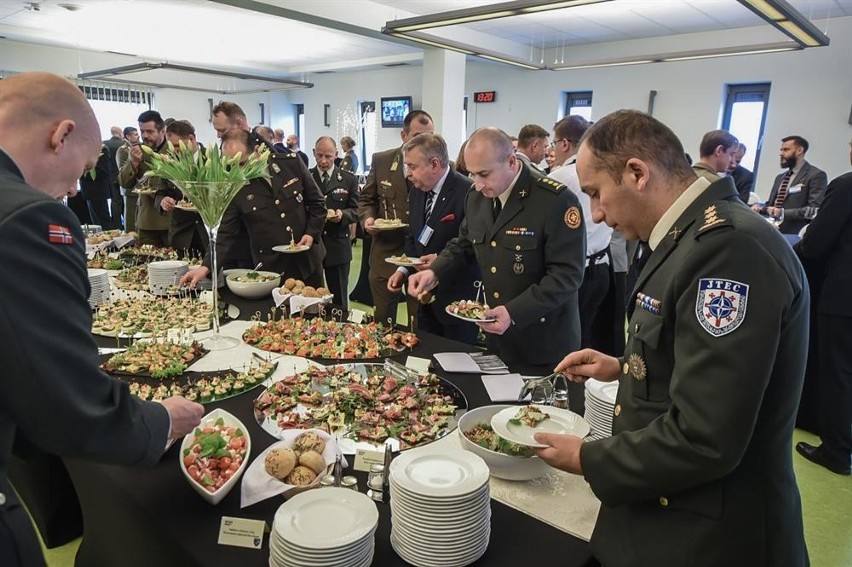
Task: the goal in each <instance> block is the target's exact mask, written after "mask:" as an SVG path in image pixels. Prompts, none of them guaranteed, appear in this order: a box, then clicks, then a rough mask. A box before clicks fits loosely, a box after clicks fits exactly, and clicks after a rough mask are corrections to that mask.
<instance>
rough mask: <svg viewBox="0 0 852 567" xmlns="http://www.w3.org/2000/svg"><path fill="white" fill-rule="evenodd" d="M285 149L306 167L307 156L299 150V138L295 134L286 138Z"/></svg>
mask: <svg viewBox="0 0 852 567" xmlns="http://www.w3.org/2000/svg"><path fill="white" fill-rule="evenodd" d="M287 149H288V150H290V151H291V152H293V153H294V154H296V155H297V156H299V159H301V160H302V161H303V162H304V163H305V167H308V154H306V153H305V152H303V151H302V150H300V149H299V137H298V136H297V135H296V134H290V135H289V136H287Z"/></svg>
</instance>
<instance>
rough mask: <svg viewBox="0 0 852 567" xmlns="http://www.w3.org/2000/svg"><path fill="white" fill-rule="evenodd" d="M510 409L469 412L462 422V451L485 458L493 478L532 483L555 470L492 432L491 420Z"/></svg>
mask: <svg viewBox="0 0 852 567" xmlns="http://www.w3.org/2000/svg"><path fill="white" fill-rule="evenodd" d="M508 407H513V406H509V405H493V406H483V407H479V408H476V409H472V410H468V411H467V412H466V413H465V414H464V415H463V416H461V419H459V437H460V438H461V445H462V447H463V448H464V449H465V450H467V451H470V452H471V453H474V454H476V455H479V456H480V457H482V459H483V460H484V461H485V464H487V465H488V469H489V470H490V471H491V474H492V475H493V476H495V477H497V478H502V479H505V480H530V479H532V478H538V477H540V476H544V475H545V474H547V473H548V472H551V471H552V470H553V469H552V468H551V467H550V465H548V464H547V463H545V462H544V461H542V460H541V459H539V458H538V457H536V456H535V452H534V451H533V449H531V448H530V447H525V446H523V445H518V444H516V443H511V442H509V441H506V440H505V439H503V438H502V437H500V436H499V435H497V434H496V433H495V432H494V430H493V429H492V428H491V418H492V417H494V415H495V414H497V413H499V412H500V411H502V410H504V409H506V408H508Z"/></svg>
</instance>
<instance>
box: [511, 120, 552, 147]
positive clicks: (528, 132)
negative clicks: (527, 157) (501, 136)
mask: <svg viewBox="0 0 852 567" xmlns="http://www.w3.org/2000/svg"><path fill="white" fill-rule="evenodd" d="M548 136H550V132H548V131H547V130H545V129H544V128H542V127H541V126H539V125H538V124H527V125H526V126H524V127H522V128H521V131H520V132H518V146H520V147H522V148H526V147H527V146H529V145H530V144H532V143H533V142H534V141H535V140H541V139H543V138H547V137H548Z"/></svg>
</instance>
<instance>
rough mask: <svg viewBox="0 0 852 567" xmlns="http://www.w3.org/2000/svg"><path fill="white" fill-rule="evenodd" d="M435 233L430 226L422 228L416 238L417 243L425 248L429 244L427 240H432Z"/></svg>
mask: <svg viewBox="0 0 852 567" xmlns="http://www.w3.org/2000/svg"><path fill="white" fill-rule="evenodd" d="M434 233H435V230H434V229H433V228H432V227H431V226H425V225H424V226H423V230H421V231H420V236H418V237H417V242H419V243H420V244H422V245H423V246H426V245H427V244H429V239H430V238H432V235H433V234H434Z"/></svg>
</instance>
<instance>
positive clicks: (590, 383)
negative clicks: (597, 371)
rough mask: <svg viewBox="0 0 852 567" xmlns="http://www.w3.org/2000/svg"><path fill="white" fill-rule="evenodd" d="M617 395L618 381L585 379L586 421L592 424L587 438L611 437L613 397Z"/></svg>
mask: <svg viewBox="0 0 852 567" xmlns="http://www.w3.org/2000/svg"><path fill="white" fill-rule="evenodd" d="M616 395H618V381H617V380H615V381H612V382H601V381H600V380H595V379H594V378H590V379H588V380H586V415H585V416H584V417H585V418H586V421H588V422H589V425H591V426H592V432H591V433H590V434H589V439H593V440H594V439H604V438H606V437H612V414H613V411H615V397H616Z"/></svg>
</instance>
